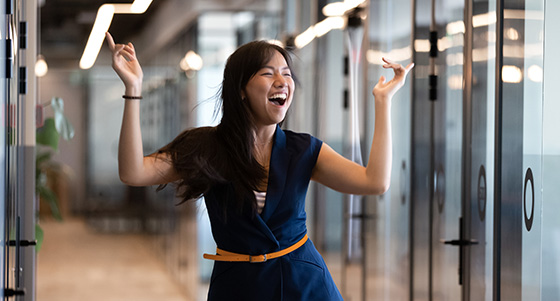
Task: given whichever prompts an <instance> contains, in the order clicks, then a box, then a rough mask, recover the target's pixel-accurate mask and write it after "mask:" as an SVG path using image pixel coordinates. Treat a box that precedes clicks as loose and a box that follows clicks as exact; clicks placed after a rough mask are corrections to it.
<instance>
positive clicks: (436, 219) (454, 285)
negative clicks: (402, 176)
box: [412, 0, 465, 300]
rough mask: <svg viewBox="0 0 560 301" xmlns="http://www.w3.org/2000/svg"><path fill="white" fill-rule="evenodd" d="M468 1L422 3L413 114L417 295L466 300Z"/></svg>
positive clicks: (419, 297)
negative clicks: (463, 232) (464, 162)
mask: <svg viewBox="0 0 560 301" xmlns="http://www.w3.org/2000/svg"><path fill="white" fill-rule="evenodd" d="M464 5H465V2H464V1H462V0H449V1H443V2H440V1H429V0H418V1H416V11H415V14H414V15H415V19H416V20H415V42H414V47H415V62H416V79H415V83H414V84H415V91H414V93H415V97H414V98H415V100H414V113H413V119H414V123H413V142H412V143H413V176H412V179H413V183H412V185H413V186H412V189H413V194H412V195H413V208H412V231H413V235H412V243H413V248H414V250H413V257H412V260H413V274H412V277H413V280H412V289H413V296H414V298H415V299H417V300H461V294H462V291H461V283H462V278H461V276H462V273H461V266H460V264H461V260H460V258H461V255H462V253H461V252H462V247H461V246H462V243H461V241H462V237H461V224H462V219H461V218H462V198H463V191H462V187H463V186H462V185H463V168H462V160H463V138H464V135H463V114H464V110H463V99H464V97H463V82H464V77H463V60H464V53H465V51H464V35H465V27H464V21H463V20H464Z"/></svg>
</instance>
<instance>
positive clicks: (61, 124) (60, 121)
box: [54, 111, 74, 141]
mask: <svg viewBox="0 0 560 301" xmlns="http://www.w3.org/2000/svg"><path fill="white" fill-rule="evenodd" d="M54 122H55V126H56V130H57V131H58V133H59V134H60V136H61V137H62V139H64V140H66V141H68V140H70V139H72V138H73V137H74V127H73V126H72V124H71V123H70V121H69V120H68V118H66V116H64V114H62V113H57V112H56V111H55V113H54Z"/></svg>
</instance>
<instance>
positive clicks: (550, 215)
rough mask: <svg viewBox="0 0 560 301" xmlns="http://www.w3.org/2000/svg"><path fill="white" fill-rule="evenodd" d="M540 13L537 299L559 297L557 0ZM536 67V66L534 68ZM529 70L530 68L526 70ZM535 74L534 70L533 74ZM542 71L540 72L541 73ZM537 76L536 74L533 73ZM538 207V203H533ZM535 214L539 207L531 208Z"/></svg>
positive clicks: (548, 2)
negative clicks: (538, 267) (539, 216)
mask: <svg viewBox="0 0 560 301" xmlns="http://www.w3.org/2000/svg"><path fill="white" fill-rule="evenodd" d="M545 2H546V3H545V7H546V10H544V11H543V13H544V17H545V18H544V41H545V43H544V62H543V64H542V67H543V69H544V76H543V86H544V87H543V88H544V91H543V94H544V95H543V96H544V102H543V108H542V112H543V113H542V114H543V120H542V127H543V134H542V141H543V146H542V211H541V212H542V230H541V239H542V240H541V242H540V246H541V248H542V254H541V260H542V268H541V275H540V281H541V300H560V257H559V256H558V254H560V219H559V218H558V212H560V199H559V198H558V196H559V195H560V185H558V183H560V139H559V138H558V137H559V136H558V129H560V119H559V118H558V116H559V115H560V101H558V83H560V74H559V73H558V70H559V69H558V68H560V59H559V58H558V49H560V36H559V35H558V28H560V19H559V18H558V14H559V13H560V1H556V0H546V1H545ZM537 70H538V69H537ZM527 71H528V72H530V70H527ZM538 75H539V74H538V73H537V76H538ZM541 75H542V74H541ZM537 79H538V77H537ZM535 208H538V207H535ZM535 210H538V209H535ZM535 215H539V211H536V212H535Z"/></svg>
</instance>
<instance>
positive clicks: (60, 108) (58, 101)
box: [51, 96, 64, 114]
mask: <svg viewBox="0 0 560 301" xmlns="http://www.w3.org/2000/svg"><path fill="white" fill-rule="evenodd" d="M51 106H52V108H53V111H54V113H55V114H56V113H57V112H60V113H64V100H62V98H60V97H56V96H55V97H53V98H52V99H51Z"/></svg>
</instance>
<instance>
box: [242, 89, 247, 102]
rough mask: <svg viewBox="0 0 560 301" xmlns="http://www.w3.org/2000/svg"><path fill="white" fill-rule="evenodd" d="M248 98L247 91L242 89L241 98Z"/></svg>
mask: <svg viewBox="0 0 560 301" xmlns="http://www.w3.org/2000/svg"><path fill="white" fill-rule="evenodd" d="M246 98H247V97H246V96H245V91H243V90H241V99H243V100H245V99H246Z"/></svg>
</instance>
